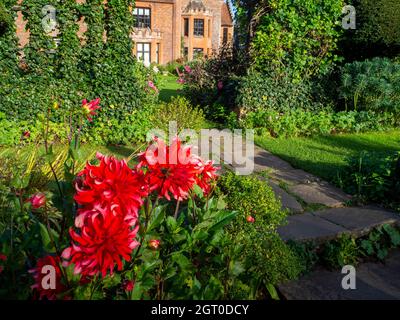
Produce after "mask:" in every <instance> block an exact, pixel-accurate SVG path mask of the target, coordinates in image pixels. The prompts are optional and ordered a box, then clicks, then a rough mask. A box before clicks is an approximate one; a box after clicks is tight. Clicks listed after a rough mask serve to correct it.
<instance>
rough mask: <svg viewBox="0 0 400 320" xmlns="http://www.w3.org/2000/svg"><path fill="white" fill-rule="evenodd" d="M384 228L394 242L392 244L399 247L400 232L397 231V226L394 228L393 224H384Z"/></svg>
mask: <svg viewBox="0 0 400 320" xmlns="http://www.w3.org/2000/svg"><path fill="white" fill-rule="evenodd" d="M383 229H384V230H385V231H386V233H387V234H388V235H389V237H390V241H391V242H392V245H393V246H395V247H397V246H398V245H400V232H399V231H397V230H396V229H395V228H393V227H392V226H391V225H388V224H386V225H384V226H383Z"/></svg>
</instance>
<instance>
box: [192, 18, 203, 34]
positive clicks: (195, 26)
mask: <svg viewBox="0 0 400 320" xmlns="http://www.w3.org/2000/svg"><path fill="white" fill-rule="evenodd" d="M200 22H201V27H200V26H199V25H198V24H199V23H200ZM204 28H205V25H204V19H194V20H193V35H194V36H195V37H204Z"/></svg>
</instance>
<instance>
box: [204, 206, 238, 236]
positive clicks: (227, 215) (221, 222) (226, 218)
mask: <svg viewBox="0 0 400 320" xmlns="http://www.w3.org/2000/svg"><path fill="white" fill-rule="evenodd" d="M236 215H237V212H236V211H223V212H222V213H221V214H220V215H219V216H218V218H217V222H215V223H214V224H213V225H212V226H211V227H210V229H209V232H215V231H217V230H219V229H221V228H223V227H224V226H226V225H227V224H228V223H229V222H231V221H232V220H233V219H234V218H235V217H236Z"/></svg>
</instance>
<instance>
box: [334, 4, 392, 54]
mask: <svg viewBox="0 0 400 320" xmlns="http://www.w3.org/2000/svg"><path fill="white" fill-rule="evenodd" d="M349 4H351V5H353V6H354V7H355V9H356V17H357V20H356V21H357V25H356V29H355V30H346V31H345V33H344V38H343V39H342V41H341V43H340V52H341V55H343V56H344V57H346V59H347V60H363V59H369V58H372V57H376V56H380V57H382V56H387V57H394V56H396V55H398V54H399V53H400V2H399V1H397V0H352V1H350V2H349Z"/></svg>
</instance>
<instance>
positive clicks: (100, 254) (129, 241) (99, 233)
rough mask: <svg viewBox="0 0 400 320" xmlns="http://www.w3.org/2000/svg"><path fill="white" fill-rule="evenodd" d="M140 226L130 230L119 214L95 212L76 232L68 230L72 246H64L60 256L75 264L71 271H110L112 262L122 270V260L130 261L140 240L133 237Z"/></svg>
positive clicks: (102, 273)
mask: <svg viewBox="0 0 400 320" xmlns="http://www.w3.org/2000/svg"><path fill="white" fill-rule="evenodd" d="M138 229H139V226H136V228H134V229H133V230H132V229H131V228H130V226H129V225H128V224H127V223H125V221H124V220H123V219H121V218H120V217H115V216H113V215H112V214H106V215H102V214H101V215H98V216H96V217H94V218H93V219H88V220H87V222H86V223H85V225H84V226H83V227H82V229H81V230H80V232H79V233H77V232H75V231H74V230H72V229H71V230H70V236H71V238H72V241H73V243H72V246H70V247H68V248H66V249H65V250H64V251H63V253H62V257H63V258H64V259H67V260H69V261H68V262H66V263H65V265H69V264H71V263H73V264H75V267H74V273H75V274H82V275H83V276H94V275H96V274H99V273H100V274H101V275H102V276H103V277H105V276H106V274H107V272H108V271H110V274H113V272H114V268H115V264H117V267H118V270H119V271H121V270H122V259H124V260H126V261H130V259H131V253H132V251H133V249H134V248H136V247H137V246H138V245H139V243H138V242H137V241H136V240H135V238H136V234H137V231H138Z"/></svg>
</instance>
